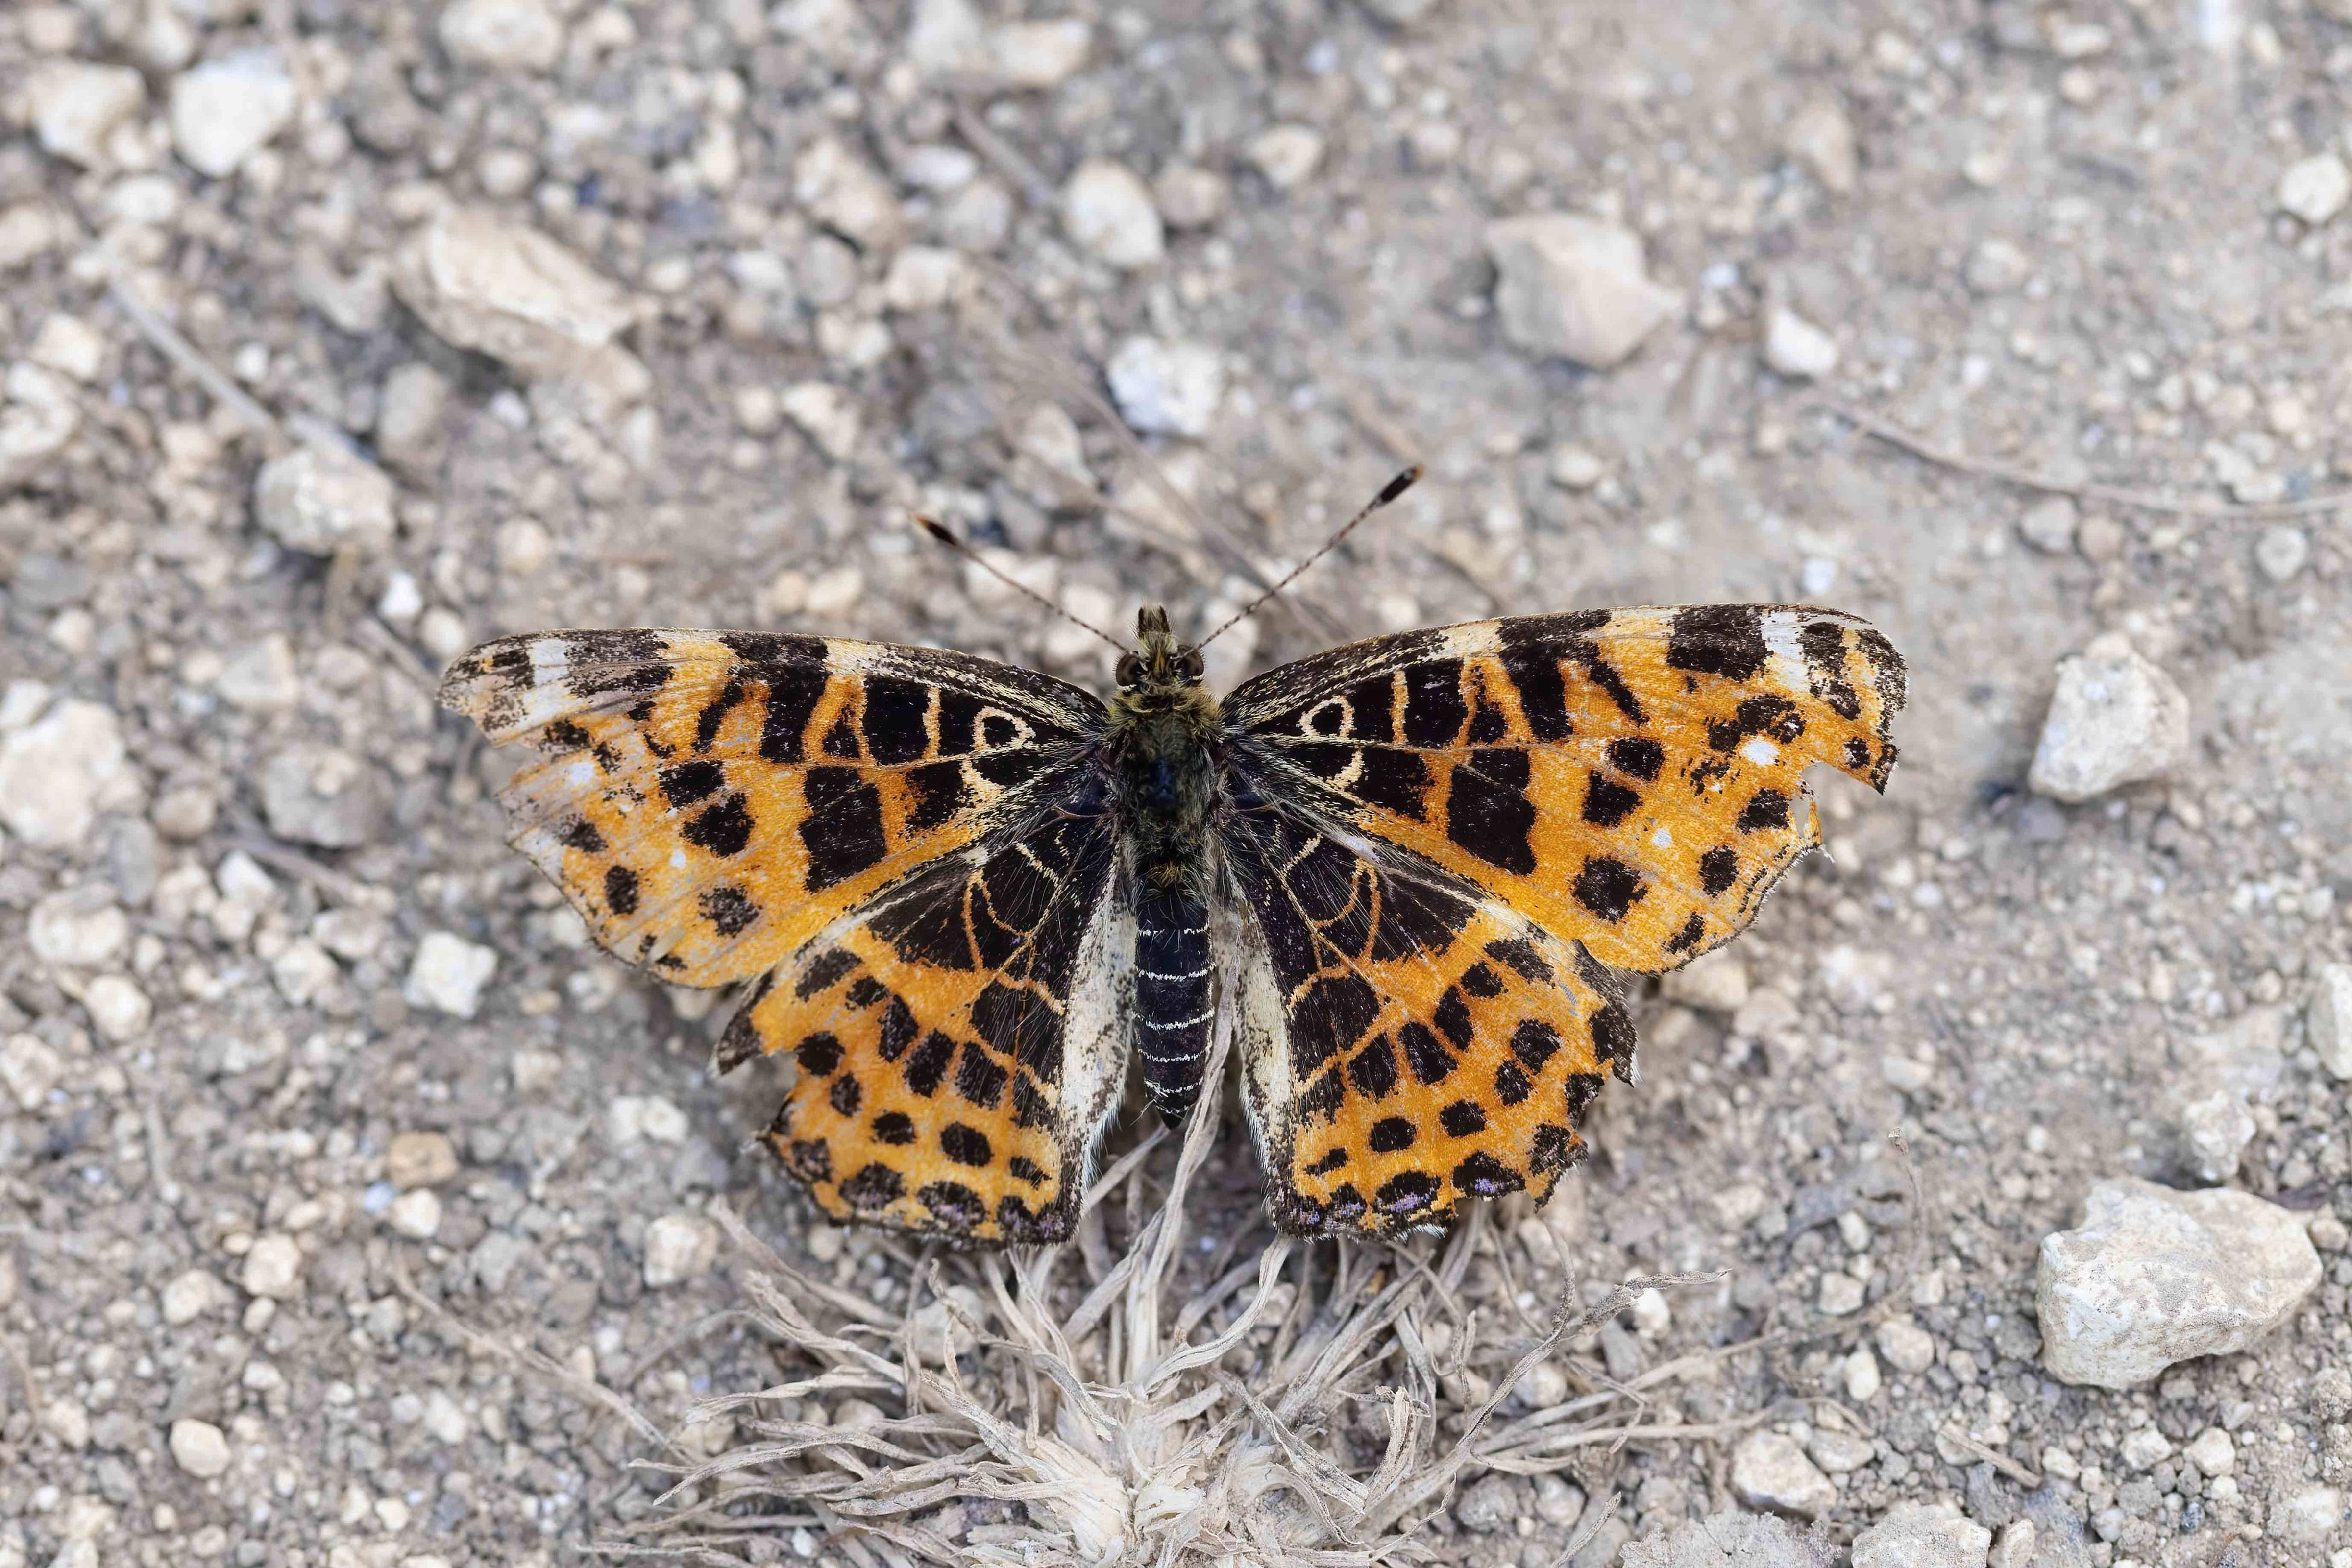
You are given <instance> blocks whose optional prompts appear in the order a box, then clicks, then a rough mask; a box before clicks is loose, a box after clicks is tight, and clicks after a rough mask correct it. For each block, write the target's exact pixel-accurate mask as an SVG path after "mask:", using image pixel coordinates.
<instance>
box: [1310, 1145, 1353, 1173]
mask: <svg viewBox="0 0 2352 1568" xmlns="http://www.w3.org/2000/svg"><path fill="white" fill-rule="evenodd" d="M1347 1165H1348V1151H1347V1150H1345V1149H1329V1150H1327V1151H1325V1153H1324V1155H1323V1157H1322V1158H1320V1159H1318V1160H1317V1161H1316V1162H1315V1163H1314V1164H1313V1165H1311V1166H1307V1175H1308V1176H1329V1175H1330V1174H1331V1173H1332V1172H1333V1171H1336V1170H1345V1169H1346V1168H1347Z"/></svg>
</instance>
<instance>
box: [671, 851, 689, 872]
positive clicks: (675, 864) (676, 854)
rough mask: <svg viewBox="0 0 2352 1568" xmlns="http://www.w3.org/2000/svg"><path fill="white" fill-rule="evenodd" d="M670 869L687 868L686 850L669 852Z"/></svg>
mask: <svg viewBox="0 0 2352 1568" xmlns="http://www.w3.org/2000/svg"><path fill="white" fill-rule="evenodd" d="M669 869H670V870H672V871H684V870H685V869H686V852H685V851H684V850H672V851H670V852H669Z"/></svg>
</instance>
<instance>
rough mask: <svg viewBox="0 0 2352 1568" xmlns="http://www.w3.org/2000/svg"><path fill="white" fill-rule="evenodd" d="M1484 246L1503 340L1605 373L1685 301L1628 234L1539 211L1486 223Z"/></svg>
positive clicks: (1615, 227) (1585, 219) (1599, 222)
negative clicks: (1649, 266) (1654, 273)
mask: <svg viewBox="0 0 2352 1568" xmlns="http://www.w3.org/2000/svg"><path fill="white" fill-rule="evenodd" d="M1486 252H1487V255H1489V256H1492V257H1493V258H1494V262H1495V270H1496V283H1495V308H1496V313H1497V314H1498V315H1499V316H1500V317H1501V318H1502V326H1503V336H1504V337H1506V338H1507V339H1509V340H1510V341H1511V342H1512V343H1513V344H1515V345H1517V347H1519V348H1521V349H1524V350H1528V352H1530V353H1534V354H1540V355H1546V356H1552V355H1557V356H1559V357H1560V358H1563V359H1568V360H1573V361H1576V362H1577V363H1578V364H1580V365H1584V366H1586V367H1588V368H1590V369H1592V370H1596V371H1605V370H1607V369H1609V368H1610V367H1611V366H1612V365H1615V364H1617V363H1619V362H1620V361H1622V360H1624V359H1625V357H1626V356H1627V355H1629V354H1631V353H1633V350H1635V349H1636V348H1637V347H1639V346H1640V345H1641V342H1642V340H1643V339H1644V338H1647V337H1648V336H1649V335H1650V334H1651V333H1652V332H1654V331H1655V330H1657V329H1658V328H1660V327H1662V326H1664V324H1665V323H1666V322H1667V321H1669V320H1671V319H1674V318H1675V316H1677V315H1678V314H1680V313H1681V310H1682V303H1683V301H1682V296H1681V295H1680V294H1678V293H1676V292H1675V290H1673V289H1671V288H1667V287H1663V286H1662V285H1659V284H1656V283H1654V282H1652V281H1651V280H1650V278H1649V277H1648V275H1647V273H1646V272H1645V271H1644V270H1643V260H1642V240H1641V236H1640V235H1636V234H1634V233H1633V230H1631V229H1628V228H1622V227H1620V226H1619V225H1615V224H1612V223H1605V222H1603V221H1602V220H1601V219H1599V218H1590V217H1581V216H1578V215H1576V214H1568V213H1543V214H1531V215H1528V216H1525V217H1516V218H1505V219H1503V220H1501V221H1500V222H1497V223H1493V224H1489V225H1486Z"/></svg>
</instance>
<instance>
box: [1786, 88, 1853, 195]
mask: <svg viewBox="0 0 2352 1568" xmlns="http://www.w3.org/2000/svg"><path fill="white" fill-rule="evenodd" d="M1780 146H1781V149H1782V151H1784V152H1787V153H1788V155H1789V156H1790V158H1792V159H1794V160H1795V161H1796V162H1798V163H1800V164H1801V165H1803V166H1804V168H1805V169H1806V170H1807V171H1808V172H1811V175H1812V176H1813V178H1814V179H1816V180H1819V181H1820V182H1821V183H1822V188H1823V189H1825V190H1830V191H1834V192H1836V193H1838V194H1840V195H1843V194H1844V193H1847V192H1848V191H1851V190H1853V186H1854V181H1855V180H1856V179H1857V178H1858V177H1859V176H1860V175H1861V172H1862V159H1861V154H1860V153H1859V152H1857V151H1856V150H1855V147H1854V140H1853V121H1852V120H1848V119H1847V118H1846V113H1845V106H1844V105H1843V104H1842V103H1840V102H1839V101H1838V100H1837V99H1835V98H1832V97H1828V96H1826V95H1825V96H1823V97H1821V98H1816V99H1809V100H1808V101H1807V102H1806V104H1805V106H1804V107H1803V108H1802V109H1801V110H1797V112H1796V113H1795V114H1794V115H1793V116H1791V117H1790V120H1789V123H1788V126H1787V127H1786V128H1785V129H1784V130H1783V131H1781V132H1780Z"/></svg>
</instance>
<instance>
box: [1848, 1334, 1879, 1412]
mask: <svg viewBox="0 0 2352 1568" xmlns="http://www.w3.org/2000/svg"><path fill="white" fill-rule="evenodd" d="M1841 1369H1842V1371H1843V1374H1844V1377H1845V1396H1846V1397H1847V1398H1849V1399H1851V1400H1853V1402H1854V1403H1855V1404H1857V1405H1867V1404H1869V1403H1870V1402H1871V1401H1872V1400H1874V1399H1875V1398H1877V1397H1878V1391H1879V1389H1880V1388H1881V1387H1882V1386H1884V1379H1883V1378H1882V1377H1881V1376H1880V1375H1879V1371H1878V1358H1877V1357H1876V1356H1874V1355H1873V1354H1870V1347H1869V1346H1868V1345H1866V1344H1858V1345H1856V1346H1854V1347H1853V1354H1851V1355H1849V1356H1847V1357H1846V1358H1845V1360H1844V1361H1843V1363H1842V1364H1841Z"/></svg>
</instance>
